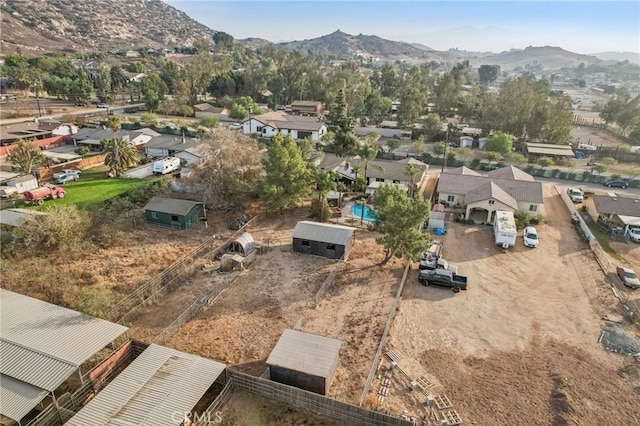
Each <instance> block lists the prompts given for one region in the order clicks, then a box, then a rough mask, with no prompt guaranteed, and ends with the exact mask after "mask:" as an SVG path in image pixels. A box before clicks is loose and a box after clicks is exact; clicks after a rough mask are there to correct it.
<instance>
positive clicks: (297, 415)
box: [212, 389, 341, 426]
mask: <svg viewBox="0 0 640 426" xmlns="http://www.w3.org/2000/svg"><path fill="white" fill-rule="evenodd" d="M219 418H220V419H221V420H222V421H221V423H220V424H221V425H223V426H226V425H228V426H240V425H242V426H244V425H279V426H299V425H305V426H325V425H326V426H338V425H341V423H340V422H336V421H335V420H333V419H330V418H328V417H323V416H319V415H317V414H315V413H310V412H308V411H306V410H300V409H295V408H292V407H291V406H290V405H288V404H284V403H281V402H277V401H274V400H271V399H267V398H264V397H262V396H260V395H255V394H253V393H251V392H248V391H245V390H241V389H235V390H233V391H232V393H231V396H230V397H229V400H228V401H227V402H226V403H225V404H224V405H223V406H222V410H221V411H220V413H219ZM212 419H213V416H212Z"/></svg>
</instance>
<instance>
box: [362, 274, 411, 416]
mask: <svg viewBox="0 0 640 426" xmlns="http://www.w3.org/2000/svg"><path fill="white" fill-rule="evenodd" d="M409 270H411V262H409V263H408V264H407V266H406V267H405V268H404V274H403V275H402V280H400V287H398V291H397V292H396V298H395V300H394V301H393V305H391V311H390V312H389V318H387V323H386V324H385V325H384V331H383V332H382V337H381V338H380V344H379V345H378V350H377V351H376V355H375V356H374V357H373V363H372V364H371V371H369V377H367V381H366V382H365V384H364V389H363V390H362V395H361V396H360V406H362V404H364V400H365V398H366V397H367V395H368V394H369V389H370V388H371V383H372V382H373V378H374V377H375V376H376V371H378V365H379V364H380V358H381V357H382V351H383V350H384V347H385V345H386V344H387V336H388V335H389V330H390V329H391V324H392V323H393V319H394V318H395V316H396V312H397V310H398V304H399V303H400V297H401V296H402V290H403V289H404V283H405V282H406V281H407V276H408V275H409Z"/></svg>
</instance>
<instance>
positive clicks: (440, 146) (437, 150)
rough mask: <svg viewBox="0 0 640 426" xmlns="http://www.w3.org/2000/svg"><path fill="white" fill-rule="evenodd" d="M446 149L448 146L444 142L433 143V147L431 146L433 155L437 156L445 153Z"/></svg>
mask: <svg viewBox="0 0 640 426" xmlns="http://www.w3.org/2000/svg"><path fill="white" fill-rule="evenodd" d="M446 151H447V146H446V145H445V143H444V142H436V143H434V144H433V147H432V148H431V152H433V155H435V156H437V157H439V156H441V155H444V153H445V152H446Z"/></svg>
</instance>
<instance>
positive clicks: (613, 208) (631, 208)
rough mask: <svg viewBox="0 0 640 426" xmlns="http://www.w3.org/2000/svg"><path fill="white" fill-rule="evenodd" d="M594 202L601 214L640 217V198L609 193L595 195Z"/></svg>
mask: <svg viewBox="0 0 640 426" xmlns="http://www.w3.org/2000/svg"><path fill="white" fill-rule="evenodd" d="M593 203H594V204H595V206H596V211H597V212H598V213H599V214H614V213H615V214H617V215H622V216H632V217H640V200H639V199H637V198H628V197H611V196H609V195H597V194H596V195H594V196H593Z"/></svg>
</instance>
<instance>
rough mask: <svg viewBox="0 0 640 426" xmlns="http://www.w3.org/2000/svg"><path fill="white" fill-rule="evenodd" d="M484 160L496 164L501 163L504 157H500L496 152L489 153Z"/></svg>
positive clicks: (485, 154)
mask: <svg viewBox="0 0 640 426" xmlns="http://www.w3.org/2000/svg"><path fill="white" fill-rule="evenodd" d="M484 158H485V159H486V160H487V161H488V162H489V163H494V162H496V161H500V160H501V159H502V155H500V154H499V153H497V152H495V151H487V152H485V153H484Z"/></svg>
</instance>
